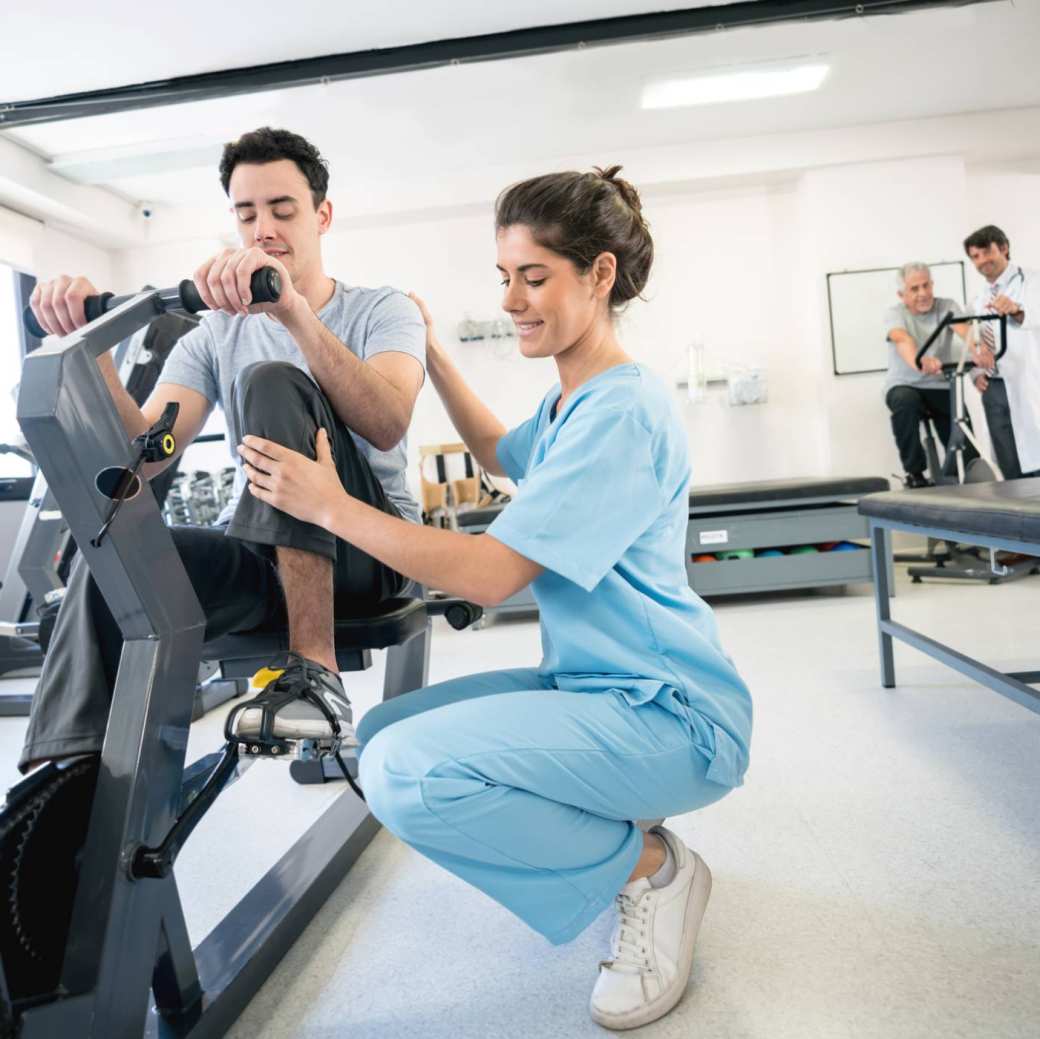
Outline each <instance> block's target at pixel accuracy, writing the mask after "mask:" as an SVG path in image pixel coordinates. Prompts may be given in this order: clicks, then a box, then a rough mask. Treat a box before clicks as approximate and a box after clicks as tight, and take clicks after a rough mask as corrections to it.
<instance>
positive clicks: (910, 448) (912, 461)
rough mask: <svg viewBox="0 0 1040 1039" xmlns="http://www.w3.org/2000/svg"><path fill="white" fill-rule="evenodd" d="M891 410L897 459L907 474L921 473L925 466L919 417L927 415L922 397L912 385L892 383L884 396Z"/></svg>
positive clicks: (926, 464) (920, 418)
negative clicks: (897, 449) (894, 384)
mask: <svg viewBox="0 0 1040 1039" xmlns="http://www.w3.org/2000/svg"><path fill="white" fill-rule="evenodd" d="M885 404H886V405H887V406H888V410H889V411H890V412H891V421H892V435H893V436H894V437H895V441H896V447H898V448H899V459H900V461H901V462H902V465H903V469H904V471H905V472H908V473H923V472H924V471H925V469H927V468H928V460H927V459H926V458H925V453H924V448H923V447H922V446H921V435H920V425H921V420H922V419H924V418H925V416H926V415H927V414H928V412H927V408H926V406H925V400H924V397H923V395H922V394H921V392H920V391H919V390H916V389H914V387H913V386H893V387H892V388H891V389H890V390H889V391H888V393H887V394H886V395H885Z"/></svg>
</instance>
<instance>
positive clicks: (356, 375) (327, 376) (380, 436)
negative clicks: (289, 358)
mask: <svg viewBox="0 0 1040 1039" xmlns="http://www.w3.org/2000/svg"><path fill="white" fill-rule="evenodd" d="M283 324H284V325H285V327H286V329H287V330H288V332H289V334H290V335H291V336H292V337H293V339H295V340H296V344H297V346H299V348H300V350H301V351H302V352H303V356H304V357H305V358H306V359H307V364H308V366H309V367H310V370H311V374H312V375H313V376H314V378H315V380H316V381H317V383H318V385H319V386H320V387H321V390H322V392H323V393H324V394H325V396H326V397H328V399H329V403H330V404H331V405H332V408H333V410H334V411H335V412H336V415H337V417H338V418H339V420H340V421H341V422H342V423H343V424H344V425H345V426H347V427H348V428H349V429H351V430H353V431H354V432H355V433H357V434H358V435H359V436H362V437H364V438H365V439H366V440H367V441H368V442H369V443H370V444H373V445H374V446H375V447H377V448H379V449H380V450H383V451H388V450H389V449H390V448H391V447H393V446H394V445H395V444H396V443H398V441H400V439H401V438H402V437H403V436H404V435H405V433H406V432H407V431H408V424H409V422H410V420H411V405H410V404H409V403H408V401H406V400H405V399H404V397H403V396H402V395H401V393H400V392H399V391H398V390H397V388H396V387H395V386H393V385H392V384H391V383H390V382H389V381H388V380H387V379H385V378H384V377H383V376H382V375H381V374H380V373H379V372H378V371H376V369H375V368H373V367H372V366H371V365H369V364H365V362H364V361H362V360H360V359H359V358H358V357H357V356H355V354H353V353H352V352H351V351H350V350H349V349H348V348H347V347H346V346H345V345H344V344H343V343H342V342H340V340H339V339H337V338H336V336H335V335H333V333H332V332H330V331H329V329H328V328H327V327H326V326H325V325H324V324H322V322H321V321H320V320H319V319H318V316H317V315H316V314H315V313H314V312H313V311H312V310H311V309H310V308H309V307H301V309H300V311H299V312H298V313H296V314H294V315H293V316H292V317H290V318H288V319H283Z"/></svg>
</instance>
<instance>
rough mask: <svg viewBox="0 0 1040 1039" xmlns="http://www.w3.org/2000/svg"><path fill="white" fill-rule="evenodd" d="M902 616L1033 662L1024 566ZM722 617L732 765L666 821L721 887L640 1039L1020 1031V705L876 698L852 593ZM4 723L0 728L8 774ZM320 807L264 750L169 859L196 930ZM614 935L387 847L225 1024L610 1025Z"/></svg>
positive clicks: (927, 668)
mask: <svg viewBox="0 0 1040 1039" xmlns="http://www.w3.org/2000/svg"><path fill="white" fill-rule="evenodd" d="M894 610H895V613H896V616H897V617H898V618H899V619H900V620H904V621H905V622H907V623H910V624H912V625H915V626H917V627H920V628H921V629H922V630H925V631H926V632H929V633H932V634H934V635H936V636H937V637H939V638H942V639H944V640H946V641H951V642H955V643H956V644H957V645H958V646H960V647H961V648H962V649H963V650H964V651H965V652H968V653H971V654H972V655H975V656H978V657H980V658H982V659H984V660H986V661H987V662H989V663H991V664H993V665H995V666H998V667H1000V668H1002V669H1004V670H1023V669H1026V668H1033V667H1035V666H1037V664H1038V663H1040V661H1038V657H1040V652H1038V649H1040V646H1038V643H1040V637H1038V631H1040V625H1038V618H1040V578H1032V579H1028V580H1026V581H1023V582H1019V583H1017V584H1011V585H1004V586H998V587H986V586H974V585H972V586H948V585H934V584H933V585H910V584H909V583H907V582H906V581H905V579H903V580H901V581H900V583H899V597H898V599H897V600H896V602H895V604H894ZM718 613H719V618H720V623H721V628H722V632H723V636H724V640H725V644H726V646H727V649H728V650H729V652H730V653H731V654H732V655H733V657H734V658H735V659H736V661H737V662H738V664H739V666H740V668H741V670H742V671H743V673H744V674H745V676H746V677H747V679H748V681H749V684H750V685H751V687H752V690H753V693H754V695H755V702H756V731H755V739H754V746H753V754H752V767H751V770H750V772H749V774H748V777H747V783H746V785H745V786H744V787H743V788H742V789H740V790H739V791H737V792H735V793H734V794H732V795H731V796H729V797H728V798H726V799H725V800H723V801H722V802H720V803H719V804H717V805H713V806H712V807H710V808H708V809H706V810H705V811H703V812H699V813H696V814H694V815H690V816H685V817H682V818H679V819H674V820H672V821H671V823H670V825H672V826H673V827H674V828H675V829H676V830H677V831H678V832H679V833H680V834H681V835H682V836H683V837H684V838H685V839H686V841H687V842H688V843H689V844H691V845H693V846H695V847H696V848H697V849H698V850H699V851H700V852H701V854H702V855H703V856H704V858H705V859H706V860H707V861H708V863H709V864H710V865H711V867H712V870H713V872H714V876H715V887H714V892H713V895H712V900H711V902H710V904H709V909H708V916H707V917H706V919H705V925H704V929H703V931H702V936H701V941H700V945H699V948H698V958H697V965H696V969H695V973H694V977H693V980H692V983H691V985H690V988H689V991H688V992H687V995H686V997H685V998H684V999H683V1001H682V1003H681V1004H680V1005H679V1006H678V1007H677V1008H676V1010H675V1011H674V1012H673V1013H672V1014H671V1015H669V1016H668V1017H667V1018H665V1019H664V1020H663V1021H661V1022H658V1023H657V1024H655V1025H652V1026H650V1027H648V1028H646V1029H643V1030H642V1033H641V1034H646V1035H648V1036H656V1037H660V1039H671V1037H680V1036H681V1037H683V1039H686V1037H688V1036H711V1037H713V1039H759V1037H761V1039H766V1037H768V1039H788V1037H790V1039H807V1037H816V1036H819V1037H826V1039H841V1037H856V1039H861V1037H862V1039H867V1037H877V1039H903V1037H918V1036H919V1037H925V1036H928V1037H932V1036H937V1035H938V1036H943V1037H944V1039H953V1037H962V1036H963V1037H985V1039H991V1037H1012V1036H1021V1037H1030V1039H1035V1037H1036V1036H1037V1035H1038V1034H1040V1025H1038V1022H1040V986H1038V985H1037V982H1036V979H1037V974H1038V971H1040V912H1038V910H1040V888H1038V885H1037V876H1038V873H1040V798H1038V797H1037V789H1038V787H1040V753H1038V749H1040V718H1038V717H1036V716H1034V715H1032V714H1030V713H1029V712H1028V711H1025V710H1024V709H1022V708H1021V707H1018V706H1016V705H1015V704H1012V703H1010V702H1008V701H1005V700H1003V699H1002V698H1001V697H999V696H997V695H996V694H994V693H992V692H990V691H988V690H986V689H983V688H982V687H981V686H977V685H975V684H973V683H969V682H966V681H964V680H962V679H961V678H960V676H958V675H957V674H955V673H954V672H952V671H950V670H948V669H946V668H943V667H942V666H940V665H938V664H935V663H933V662H932V661H931V660H929V659H928V658H926V657H923V656H921V655H920V654H918V653H916V652H914V651H913V650H911V649H909V648H907V647H899V648H897V654H896V663H897V669H898V670H897V675H898V678H899V681H900V683H901V684H900V685H899V686H898V687H897V688H896V689H894V690H882V689H881V688H880V687H879V684H878V672H877V659H876V640H875V634H874V624H873V603H872V600H871V599H870V597H869V589H855V590H853V591H852V592H850V593H849V594H846V595H833V594H831V595H822V594H820V595H812V594H809V595H801V596H794V595H793V596H789V597H784V598H780V599H777V598H771V599H765V598H763V599H757V600H754V601H748V600H744V601H733V602H730V603H727V604H724V605H720V606H719V607H718ZM537 656H538V636H537V626H536V625H535V624H534V623H532V622H525V621H509V622H502V623H499V624H495V625H492V626H490V627H488V628H487V629H485V630H483V631H478V632H472V631H468V632H461V633H456V632H452V631H450V630H449V629H447V628H446V627H438V630H437V633H436V638H435V643H434V653H433V663H432V675H431V677H432V678H433V679H434V680H439V679H442V678H447V677H450V676H452V675H456V674H464V673H468V672H470V671H479V670H485V669H488V668H494V667H510V666H516V665H521V664H529V663H531V662H533V661H535V660H536V659H537ZM380 664H381V661H380ZM380 681H381V674H380V667H379V666H377V667H376V668H374V669H373V670H372V671H371V672H368V673H367V674H365V675H364V676H354V677H353V684H352V690H353V696H354V699H355V701H356V703H357V704H358V706H359V707H360V708H362V709H364V708H366V707H367V706H369V705H370V704H371V703H373V702H374V700H375V698H376V697H377V695H378V689H379V685H380ZM26 685H28V686H31V682H30V683H26V682H25V681H24V680H12V681H8V682H5V683H3V684H2V686H0V691H6V690H7V689H11V690H14V689H18V688H24V687H26ZM220 725H221V718H220V717H219V712H218V715H217V716H210V717H208V718H206V719H203V720H202V721H201V722H200V723H198V724H197V725H196V726H195V727H194V729H193V732H192V746H191V749H190V753H192V754H199V753H202V752H203V751H205V750H208V749H212V748H214V747H215V746H216V745H217V744H218V742H219V738H220V737H219V730H220ZM24 726H25V723H24V721H21V720H16V719H0V755H2V756H0V760H3V761H5V762H7V763H8V770H7V774H6V775H4V776H0V779H9V778H13V761H14V758H15V755H16V751H17V747H18V745H19V744H20V742H21V737H22V733H23V731H24ZM337 793H338V791H334V790H328V789H326V790H314V789H304V788H299V787H295V786H294V785H293V784H291V783H290V782H289V781H288V777H287V775H286V773H285V771H284V766H283V765H279V764H275V763H271V764H267V763H262V764H258V765H257V766H255V767H254V768H253V769H252V770H251V771H250V773H249V774H248V775H247V776H246V777H245V778H244V779H243V780H242V781H241V782H240V783H238V784H237V785H236V786H235V787H233V788H232V789H230V790H229V791H228V792H227V794H226V796H224V797H222V798H221V800H220V801H219V802H218V803H217V806H216V807H215V808H214V810H213V811H212V812H211V813H210V816H209V817H208V818H207V819H206V820H205V822H204V823H203V825H202V826H201V827H200V828H199V830H198V831H197V832H196V834H195V836H193V838H192V841H191V842H190V843H189V845H188V847H187V848H186V849H185V852H184V854H183V855H182V857H181V860H180V861H179V863H178V869H177V872H178V878H179V881H180V884H181V887H182V892H183V897H184V901H185V908H186V912H187V914H188V919H189V926H190V928H191V931H192V935H193V937H194V938H195V940H199V939H201V938H202V937H203V936H204V935H205V934H206V933H207V931H208V930H209V929H210V928H211V927H212V926H213V924H214V922H215V921H216V920H218V919H219V918H220V916H221V915H222V914H223V913H224V912H225V911H226V910H227V909H228V908H229V907H230V905H231V904H233V902H234V901H235V900H236V898H237V896H238V895H239V894H240V893H241V892H242V891H243V890H244V889H245V888H246V887H247V886H248V884H249V883H251V882H252V880H254V879H255V878H256V877H257V876H259V875H260V874H261V873H262V872H263V871H264V870H265V869H266V868H267V866H268V865H269V864H270V863H272V862H273V861H275V860H276V859H277V858H278V856H279V855H280V854H281V853H282V851H283V850H284V849H285V847H287V846H288V844H289V843H291V841H292V840H293V839H294V837H295V836H297V835H298V834H300V833H302V832H303V830H304V829H305V828H306V826H307V825H308V824H309V823H310V822H311V821H312V820H313V819H314V818H316V817H317V815H318V814H319V813H320V809H321V807H322V805H323V803H324V799H325V798H328V797H330V796H335V795H336V794H337ZM609 929H610V919H609V916H608V915H604V916H603V917H601V918H600V919H599V920H598V921H597V922H596V923H595V924H594V925H593V926H592V927H591V928H589V929H588V930H587V931H586V932H585V933H584V934H583V935H582V936H581V937H580V938H579V939H578V940H577V941H575V942H573V943H572V944H570V945H568V946H563V947H560V948H553V947H551V946H549V945H547V944H546V943H545V942H544V941H542V939H540V938H539V937H538V936H536V935H534V934H531V933H530V932H528V931H527V930H526V929H525V928H524V927H523V925H521V924H520V923H519V922H517V921H516V920H515V919H513V918H512V917H511V916H510V915H509V914H508V913H506V912H505V911H504V910H502V909H501V908H499V907H498V906H497V905H495V904H494V903H492V902H491V901H489V900H488V899H487V898H485V897H484V896H483V895H481V894H480V893H478V892H476V891H474V890H471V889H468V888H467V887H466V886H465V885H463V884H462V883H461V882H460V881H458V880H456V879H455V878H454V877H452V876H451V875H449V874H447V873H444V872H442V871H441V870H440V869H438V868H437V867H435V866H433V865H432V864H431V863H429V862H427V861H426V860H425V859H423V858H422V857H420V856H419V855H418V854H416V853H414V852H413V851H411V850H410V849H408V848H406V847H404V846H402V845H401V844H400V843H398V842H397V841H396V840H394V839H393V838H392V837H390V836H389V835H387V834H386V833H385V832H383V833H380V834H379V836H378V837H377V838H376V840H375V841H374V842H373V844H372V845H371V846H370V848H369V849H368V851H367V852H366V853H365V854H364V856H363V857H362V859H361V860H360V862H359V863H358V864H357V866H355V868H354V869H353V870H352V871H351V872H350V874H349V875H348V876H347V877H346V878H345V880H344V881H343V883H342V884H341V885H340V886H339V888H338V889H337V891H336V892H335V893H334V895H333V897H332V898H331V899H330V901H329V902H328V904H327V905H326V907H325V909H324V910H323V911H322V912H321V914H320V915H319V917H318V918H317V919H316V920H315V922H314V923H313V924H312V925H311V927H310V928H309V929H308V930H307V932H306V933H305V934H304V935H303V937H302V938H301V940H300V941H299V942H298V943H297V945H296V947H295V948H294V949H293V951H292V952H291V953H290V955H289V956H288V957H287V958H286V960H285V961H284V962H283V964H282V965H281V966H280V967H279V969H278V970H277V971H276V973H275V974H274V976H273V977H272V979H271V980H270V981H269V982H268V984H267V985H266V986H265V987H264V989H263V990H262V991H261V992H260V994H259V995H258V996H257V997H256V999H255V1000H254V1001H253V1003H252V1004H251V1005H250V1007H249V1008H248V1009H247V1010H246V1012H245V1014H244V1015H243V1017H242V1018H241V1019H240V1021H239V1022H238V1024H237V1025H236V1026H235V1027H234V1028H233V1029H232V1030H231V1032H230V1033H229V1037H230V1039H282V1037H290V1036H291V1037H293V1039H332V1037H337V1039H338V1037H340V1036H344V1037H347V1036H350V1037H352V1039H410V1037H415V1039H420V1037H421V1039H442V1037H443V1039H449V1037H450V1039H469V1037H473V1039H478V1037H479V1039H491V1037H503V1039H505V1037H508V1039H512V1037H517V1039H549V1037H552V1039H556V1037H571V1036H595V1035H602V1034H603V1032H602V1031H601V1030H600V1029H598V1028H597V1027H596V1026H595V1025H593V1024H592V1023H591V1021H590V1020H589V1019H588V1016H587V1012H586V1002H587V999H588V994H589V990H590V987H591V985H592V982H593V980H594V978H595V973H596V964H597V962H598V960H599V959H600V958H601V956H602V955H603V954H604V951H605V943H606V938H607V935H608V933H609Z"/></svg>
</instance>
